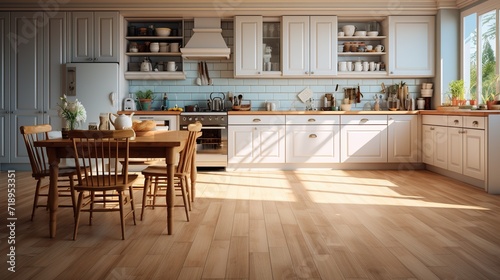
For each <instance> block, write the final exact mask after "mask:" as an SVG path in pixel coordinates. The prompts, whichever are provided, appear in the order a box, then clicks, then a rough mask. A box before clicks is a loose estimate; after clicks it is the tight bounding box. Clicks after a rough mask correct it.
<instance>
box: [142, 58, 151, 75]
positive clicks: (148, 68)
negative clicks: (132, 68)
mask: <svg viewBox="0 0 500 280" xmlns="http://www.w3.org/2000/svg"><path fill="white" fill-rule="evenodd" d="M141 71H142V72H150V71H153V66H152V65H151V61H150V60H149V59H148V58H144V61H142V63H141Z"/></svg>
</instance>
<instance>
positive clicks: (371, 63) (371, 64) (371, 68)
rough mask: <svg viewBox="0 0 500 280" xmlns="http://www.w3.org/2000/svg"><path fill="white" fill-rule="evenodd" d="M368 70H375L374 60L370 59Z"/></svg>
mask: <svg viewBox="0 0 500 280" xmlns="http://www.w3.org/2000/svg"><path fill="white" fill-rule="evenodd" d="M370 71H375V62H373V61H370Z"/></svg>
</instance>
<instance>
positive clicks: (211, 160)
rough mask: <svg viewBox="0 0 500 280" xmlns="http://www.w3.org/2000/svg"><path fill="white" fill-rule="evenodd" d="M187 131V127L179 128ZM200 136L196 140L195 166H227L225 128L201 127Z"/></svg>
mask: <svg viewBox="0 0 500 280" xmlns="http://www.w3.org/2000/svg"><path fill="white" fill-rule="evenodd" d="M181 130H187V125H183V126H181ZM201 132H202V135H201V136H200V137H198V139H197V140H196V165H197V166H198V167H226V166H227V126H222V125H221V126H219V125H215V126H203V127H202V128H201Z"/></svg>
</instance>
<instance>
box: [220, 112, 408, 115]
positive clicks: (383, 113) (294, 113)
mask: <svg viewBox="0 0 500 280" xmlns="http://www.w3.org/2000/svg"><path fill="white" fill-rule="evenodd" d="M227 114H228V115H417V114H418V111H228V112H227Z"/></svg>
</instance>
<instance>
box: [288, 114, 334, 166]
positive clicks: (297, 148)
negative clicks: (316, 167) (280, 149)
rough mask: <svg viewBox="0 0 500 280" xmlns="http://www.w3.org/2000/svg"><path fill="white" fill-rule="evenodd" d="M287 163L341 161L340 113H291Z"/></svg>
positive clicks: (289, 117)
mask: <svg viewBox="0 0 500 280" xmlns="http://www.w3.org/2000/svg"><path fill="white" fill-rule="evenodd" d="M286 124H287V126H286V162H287V163H339V162H340V126H339V117H338V116H316V115H312V116H287V117H286Z"/></svg>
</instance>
